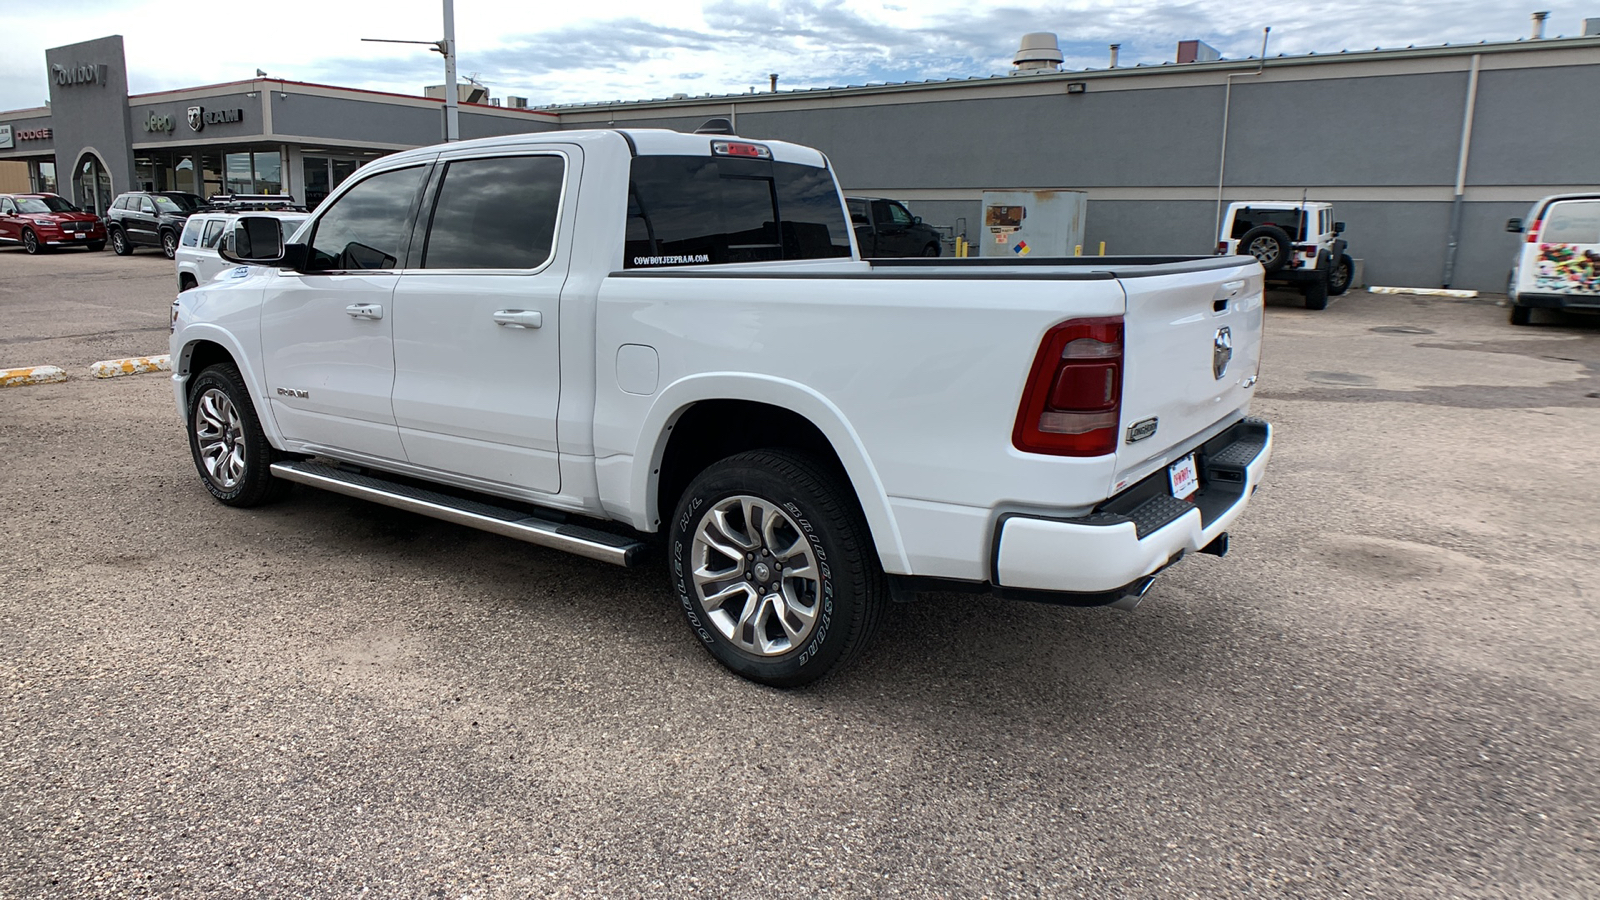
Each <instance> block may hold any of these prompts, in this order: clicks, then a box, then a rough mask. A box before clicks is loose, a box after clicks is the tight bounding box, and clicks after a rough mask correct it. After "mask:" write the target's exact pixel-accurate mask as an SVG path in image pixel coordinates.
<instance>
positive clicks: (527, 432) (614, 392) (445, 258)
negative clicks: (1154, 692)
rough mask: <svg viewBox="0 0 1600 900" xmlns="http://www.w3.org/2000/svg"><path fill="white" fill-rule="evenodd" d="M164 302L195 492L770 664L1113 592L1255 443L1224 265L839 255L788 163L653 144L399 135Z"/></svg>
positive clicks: (1200, 544) (779, 152) (1195, 540)
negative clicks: (379, 525)
mask: <svg viewBox="0 0 1600 900" xmlns="http://www.w3.org/2000/svg"><path fill="white" fill-rule="evenodd" d="M225 256H227V257H228V258H229V259H230V260H231V261H233V262H235V263H246V264H250V266H251V267H250V268H249V269H247V270H240V271H237V272H235V273H232V275H230V277H226V278H222V279H219V280H217V281H214V282H211V283H209V284H203V285H201V286H200V287H198V288H196V289H193V290H190V291H186V292H184V293H183V294H181V295H180V296H179V297H178V298H177V300H175V301H174V303H173V307H172V339H171V350H172V359H173V370H174V374H173V389H174V392H175V394H176V400H177V407H178V411H179V414H180V415H181V416H182V418H183V421H184V423H185V427H186V428H187V430H188V434H189V441H190V446H191V448H192V450H193V454H194V459H195V464H196V468H197V469H198V470H199V473H200V475H201V480H202V483H203V484H204V485H205V487H206V488H207V489H208V490H210V492H211V493H212V494H213V495H214V496H215V497H216V498H217V499H218V500H220V501H221V502H223V503H226V504H230V505H234V506H251V505H255V504H259V503H263V502H265V501H268V500H270V499H273V498H276V497H278V496H279V495H281V494H282V492H283V490H284V489H285V488H287V487H288V486H289V485H290V484H291V483H300V484H305V485H311V486H313V487H317V488H322V489H327V490H332V491H337V492H340V493H343V494H347V495H351V496H355V497H361V498H366V499H369V500H372V501H375V502H377V503H381V504H386V505H388V506H391V507H397V508H400V509H405V510H410V511H413V512H417V513H421V514H423V515H428V516H435V517H437V518H441V519H445V520H448V521H451V522H457V523H460V524H463V525H468V526H471V527H476V528H482V529H485V530H488V531H492V532H496V533H499V534H502V535H507V536H510V537H513V538H518V539H521V540H525V541H528V542H531V543H534V544H538V545H541V546H545V547H553V548H558V549H562V550H567V551H571V552H575V553H577V554H580V555H583V556H586V557H590V558H592V559H597V560H603V561H607V562H611V563H616V564H621V565H630V564H634V563H635V562H637V561H638V560H639V558H640V556H641V554H642V552H643V551H645V550H646V549H647V548H652V547H654V548H657V549H658V550H659V555H664V556H665V563H666V567H667V570H668V573H669V575H670V579H671V583H672V586H673V590H674V591H675V594H676V599H677V600H678V602H679V603H680V604H681V605H682V608H683V612H684V615H685V617H686V618H687V620H688V623H689V626H690V628H691V629H692V631H693V632H694V634H695V635H697V636H698V638H699V639H700V640H701V641H702V642H704V645H705V646H706V647H707V648H708V649H709V650H710V651H711V653H712V654H714V655H715V657H716V658H717V659H719V660H720V661H721V662H722V663H724V664H725V665H727V666H728V667H729V668H731V669H732V670H734V671H735V672H738V673H739V674H741V675H743V676H745V677H747V678H751V679H754V680H757V681H760V682H764V683H767V684H773V685H779V686H793V685H799V684H804V683H807V682H810V681H813V680H815V679H817V678H820V677H821V676H823V675H824V674H826V673H828V672H829V671H831V670H834V669H836V668H837V667H839V666H840V665H842V664H843V663H845V662H846V661H848V660H849V659H851V658H852V657H854V656H855V655H857V654H858V653H859V652H860V651H861V649H862V648H863V647H864V646H865V645H866V643H867V642H868V640H869V639H870V637H871V636H872V634H873V632H874V631H875V629H876V628H877V626H878V625H879V622H880V620H881V618H882V612H883V609H884V607H885V604H886V602H887V601H889V600H890V599H891V598H895V599H902V598H912V597H915V596H916V594H918V593H919V592H923V591H930V590H965V591H981V592H987V593H992V594H998V595H1001V596H1006V597H1016V598H1019V599H1030V600H1040V601H1046V602H1053V603H1060V604H1066V605H1077V606H1094V605H1106V604H1111V605H1118V606H1123V607H1131V606H1132V605H1133V604H1134V603H1136V602H1137V600H1138V598H1139V597H1140V596H1142V595H1143V593H1144V591H1145V590H1147V589H1148V587H1149V585H1150V582H1151V580H1152V576H1154V575H1155V574H1156V573H1157V572H1159V571H1160V570H1161V569H1163V568H1164V567H1166V566H1168V565H1169V564H1171V563H1173V562H1175V561H1177V560H1178V559H1179V558H1180V557H1182V556H1183V555H1184V554H1186V553H1191V552H1195V551H1202V552H1210V553H1213V554H1216V555H1221V554H1222V553H1223V552H1225V551H1226V549H1227V537H1228V536H1227V529H1228V527H1229V525H1230V524H1231V523H1232V522H1233V521H1234V520H1235V519H1236V518H1237V517H1238V516H1239V514H1240V513H1241V512H1242V511H1243V509H1244V507H1245V503H1246V501H1247V500H1248V498H1249V496H1250V494H1251V492H1252V491H1253V490H1254V489H1255V487H1256V486H1257V484H1259V483H1260V481H1261V479H1262V477H1263V475H1264V472H1265V468H1266V464H1267V458H1268V456H1269V455H1270V453H1271V449H1272V432H1271V428H1270V427H1269V426H1268V424H1267V423H1266V422H1263V421H1261V420H1259V419H1255V418H1250V417H1248V411H1249V406H1250V399H1251V395H1252V393H1253V387H1254V385H1255V383H1256V377H1257V373H1258V370H1259V362H1260V344H1261V329H1262V315H1263V304H1262V270H1261V267H1260V265H1259V264H1258V263H1257V262H1256V261H1255V260H1254V259H1252V258H1250V257H1241V256H1231V257H1193V258H1190V257H1184V258H1154V257H1143V258H1116V257H1092V258H1090V257H1085V258H1080V259H1059V260H1019V261H1012V260H977V259H927V260H896V261H877V262H873V263H868V262H865V261H863V260H861V259H860V257H859V255H858V253H857V249H856V247H855V244H854V241H853V237H852V230H851V228H850V224H849V219H848V217H847V215H846V213H845V204H844V200H843V197H842V195H841V193H840V191H839V189H838V187H837V184H836V183H835V180H834V177H833V172H832V170H831V169H830V167H829V164H828V160H827V159H826V158H825V157H824V156H823V155H822V154H821V153H819V152H818V151H816V150H813V149H809V148H806V147H801V146H797V145H793V144H787V143H782V142H778V141H755V140H747V139H743V138H737V137H732V136H729V135H724V134H702V133H696V134H680V133H676V132H670V131H661V130H626V131H623V130H601V131H570V132H554V133H547V134H539V135H520V136H513V137H501V138H490V139H485V140H477V141H467V142H462V143H457V144H449V145H445V146H435V147H427V148H422V149H418V150H411V151H406V152H403V153H397V154H394V155H393V156H389V157H385V158H383V159H381V160H378V161H377V162H374V163H372V164H371V165H368V166H366V167H365V168H363V169H361V170H360V172H359V173H358V174H357V175H356V176H354V177H352V178H351V179H350V180H349V181H348V182H346V183H345V184H344V185H342V186H341V188H340V189H339V190H338V191H337V192H335V193H334V194H333V195H332V196H330V197H329V198H328V199H327V201H325V202H324V203H323V204H322V205H321V206H320V207H319V208H318V210H317V211H316V213H315V214H313V216H312V217H311V218H310V219H309V220H307V221H306V222H305V223H304V224H303V225H301V226H300V227H299V228H298V230H297V231H296V232H295V233H294V234H293V235H291V236H290V237H289V239H288V240H287V241H285V240H284V239H283V236H282V234H281V232H280V230H279V226H278V223H277V220H275V219H271V218H264V217H252V216H245V217H243V218H241V220H240V221H239V223H238V224H237V225H236V226H235V231H234V237H233V249H232V250H231V251H229V252H226V253H225Z"/></svg>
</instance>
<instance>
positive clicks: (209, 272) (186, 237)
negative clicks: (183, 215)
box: [173, 211, 310, 291]
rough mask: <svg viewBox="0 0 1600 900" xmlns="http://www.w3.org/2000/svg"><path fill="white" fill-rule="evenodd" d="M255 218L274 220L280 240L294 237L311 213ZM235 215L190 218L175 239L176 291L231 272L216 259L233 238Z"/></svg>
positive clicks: (269, 214) (231, 265) (268, 214)
mask: <svg viewBox="0 0 1600 900" xmlns="http://www.w3.org/2000/svg"><path fill="white" fill-rule="evenodd" d="M257 215H260V216H264V217H268V218H273V219H277V220H278V222H279V223H281V225H282V228H283V234H282V236H283V237H288V236H289V235H292V234H294V232H295V229H297V228H299V227H300V223H301V222H304V221H305V220H306V218H307V217H308V216H310V213H307V212H260V213H257ZM239 216H240V213H237V212H205V211H202V212H197V213H195V214H194V215H192V216H190V217H189V220H188V221H187V222H186V223H185V224H184V226H183V233H182V234H181V235H180V236H179V238H178V249H177V252H176V253H174V254H173V260H174V265H175V266H176V268H177V270H178V290H180V291H187V290H189V289H190V288H192V287H196V286H198V285H202V284H205V283H206V282H208V281H210V280H211V279H213V278H216V277H217V276H218V275H220V274H221V273H222V272H224V271H226V270H228V269H231V268H234V267H235V266H236V265H237V263H231V262H228V261H227V260H225V259H223V258H222V257H220V256H218V255H217V251H218V250H219V249H221V246H222V244H223V242H224V240H225V239H227V238H229V237H232V233H231V230H230V229H231V227H232V225H233V224H234V223H235V222H237V221H239Z"/></svg>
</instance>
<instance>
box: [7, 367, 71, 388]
mask: <svg viewBox="0 0 1600 900" xmlns="http://www.w3.org/2000/svg"><path fill="white" fill-rule="evenodd" d="M66 380H67V373H66V372H64V371H62V369H61V367H60V366H24V367H22V368H20V369H0V387H19V386H21V385H24V384H50V383H52V382H56V381H66Z"/></svg>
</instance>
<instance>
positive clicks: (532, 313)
mask: <svg viewBox="0 0 1600 900" xmlns="http://www.w3.org/2000/svg"><path fill="white" fill-rule="evenodd" d="M494 323H495V324H496V325H503V326H505V327H506V328H538V327H539V326H541V325H543V324H544V313H542V312H540V311H538V310H537V309H497V310H495V313H494Z"/></svg>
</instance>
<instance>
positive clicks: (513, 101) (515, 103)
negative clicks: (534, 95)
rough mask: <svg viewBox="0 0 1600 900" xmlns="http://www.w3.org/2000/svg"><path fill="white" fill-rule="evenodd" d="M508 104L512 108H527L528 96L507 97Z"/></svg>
mask: <svg viewBox="0 0 1600 900" xmlns="http://www.w3.org/2000/svg"><path fill="white" fill-rule="evenodd" d="M506 106H507V107H509V108H510V109H527V108H528V98H527V97H507V98H506Z"/></svg>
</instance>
